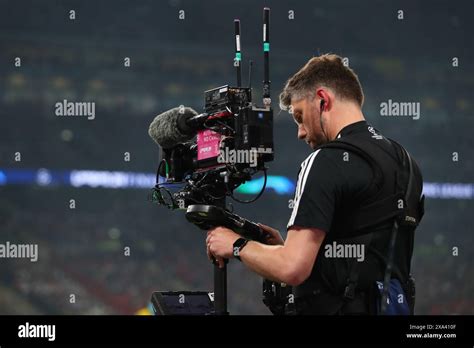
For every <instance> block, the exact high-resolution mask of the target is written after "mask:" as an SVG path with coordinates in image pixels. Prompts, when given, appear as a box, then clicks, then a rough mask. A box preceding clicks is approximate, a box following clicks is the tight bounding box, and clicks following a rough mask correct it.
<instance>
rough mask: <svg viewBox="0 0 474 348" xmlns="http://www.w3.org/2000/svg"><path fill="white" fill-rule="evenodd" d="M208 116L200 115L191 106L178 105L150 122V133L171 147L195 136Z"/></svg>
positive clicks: (159, 143) (154, 139) (165, 145)
mask: <svg viewBox="0 0 474 348" xmlns="http://www.w3.org/2000/svg"><path fill="white" fill-rule="evenodd" d="M208 116H209V115H208V114H200V115H198V113H197V112H196V111H195V110H193V109H192V108H190V107H182V106H180V107H176V108H173V109H171V110H168V111H165V112H163V113H162V114H159V115H158V116H156V117H155V119H154V120H153V122H151V123H150V127H149V128H148V134H149V135H150V137H151V138H152V139H153V141H154V142H155V143H157V144H158V145H160V146H161V147H163V148H164V149H169V148H171V147H174V146H176V145H178V144H182V143H185V142H187V141H189V140H191V139H192V138H194V136H195V135H196V131H197V130H198V129H200V128H201V127H202V126H203V124H204V122H206V120H207V118H208Z"/></svg>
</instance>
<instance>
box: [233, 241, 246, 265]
mask: <svg viewBox="0 0 474 348" xmlns="http://www.w3.org/2000/svg"><path fill="white" fill-rule="evenodd" d="M248 242H249V240H248V239H245V238H239V239H237V240H236V241H235V242H234V245H233V248H232V249H233V250H234V252H233V253H234V257H235V258H236V259H237V260H239V261H240V262H242V260H241V259H240V251H241V250H242V249H243V248H244V247H245V246H246V245H247V243H248Z"/></svg>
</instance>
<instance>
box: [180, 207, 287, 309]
mask: <svg viewBox="0 0 474 348" xmlns="http://www.w3.org/2000/svg"><path fill="white" fill-rule="evenodd" d="M186 219H187V220H188V221H189V222H191V223H193V224H195V225H196V226H198V227H199V228H201V229H203V230H208V229H210V228H212V227H215V226H224V227H227V228H229V229H231V230H233V231H234V232H236V233H238V234H240V235H241V236H242V237H245V238H247V239H252V240H256V241H259V242H262V243H266V240H267V237H269V234H268V233H265V232H264V231H263V230H262V229H261V228H260V226H259V225H257V224H256V223H255V222H253V221H250V220H247V219H245V218H243V217H241V216H239V215H236V214H233V213H231V212H229V211H227V210H225V209H224V208H221V207H217V206H215V205H205V204H195V205H190V206H188V209H187V211H186ZM224 262H225V264H224V268H219V267H218V265H216V264H215V265H214V267H215V268H214V302H215V311H214V314H217V315H226V314H229V313H228V312H227V269H226V268H227V266H226V264H227V262H228V260H225V261H224ZM290 293H291V287H289V286H285V287H282V285H281V284H279V283H275V282H272V281H270V280H268V279H264V280H263V302H264V303H265V305H266V306H267V307H269V309H270V310H271V311H272V313H273V314H275V315H282V314H284V307H285V300H284V299H286V298H287V296H288V295H289V294H290Z"/></svg>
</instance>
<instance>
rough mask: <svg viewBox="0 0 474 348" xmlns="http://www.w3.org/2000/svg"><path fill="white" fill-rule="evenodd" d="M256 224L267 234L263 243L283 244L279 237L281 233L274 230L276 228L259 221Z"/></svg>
mask: <svg viewBox="0 0 474 348" xmlns="http://www.w3.org/2000/svg"><path fill="white" fill-rule="evenodd" d="M258 225H259V226H260V228H261V229H262V230H263V231H264V232H265V233H266V234H267V237H266V240H265V244H268V245H283V244H285V241H284V240H283V238H282V237H281V234H280V232H279V231H278V230H276V229H274V228H272V227H270V226H267V225H264V224H261V223H258Z"/></svg>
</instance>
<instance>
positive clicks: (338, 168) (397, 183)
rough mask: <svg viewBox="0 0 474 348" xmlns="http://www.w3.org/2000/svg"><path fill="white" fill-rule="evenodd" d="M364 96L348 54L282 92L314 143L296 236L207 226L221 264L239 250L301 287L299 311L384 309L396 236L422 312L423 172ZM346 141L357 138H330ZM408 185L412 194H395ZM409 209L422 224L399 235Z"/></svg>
mask: <svg viewBox="0 0 474 348" xmlns="http://www.w3.org/2000/svg"><path fill="white" fill-rule="evenodd" d="M363 102H364V95H363V91H362V87H361V85H360V83H359V80H358V77H357V75H356V74H355V73H354V72H353V71H352V69H350V68H349V67H346V66H345V65H344V64H343V61H342V59H341V57H339V56H337V55H322V56H319V57H314V58H311V59H310V60H309V61H308V62H307V64H306V65H305V66H304V67H303V68H301V69H300V70H299V71H298V72H297V73H296V74H295V75H294V76H292V77H291V78H290V79H289V80H288V81H287V83H286V85H285V88H284V90H283V92H282V93H281V94H280V107H281V108H282V109H284V110H289V111H290V113H291V114H292V115H293V118H294V121H295V122H296V124H297V126H298V138H299V139H301V140H304V141H305V142H306V143H307V144H308V145H309V146H310V147H311V148H312V149H313V150H314V151H313V152H312V153H311V154H310V155H309V156H308V157H307V158H306V159H305V160H304V161H303V163H302V164H301V168H300V170H299V174H298V181H297V185H296V192H295V197H294V208H293V211H292V214H291V216H290V219H289V222H288V225H287V229H288V234H287V238H286V240H283V238H282V237H281V235H280V233H279V232H278V231H277V230H276V229H273V228H271V227H269V226H266V225H262V224H261V225H260V226H261V228H262V229H263V230H265V231H266V232H268V233H269V234H270V235H271V237H270V238H269V239H268V240H267V244H262V243H259V242H256V241H246V240H243V239H242V238H241V237H240V236H239V235H238V234H236V233H234V232H233V231H232V230H229V229H227V228H224V227H216V228H214V229H211V230H210V231H209V232H208V235H207V239H206V244H207V252H208V255H209V257H210V258H212V256H214V257H216V259H217V261H218V262H219V265H220V266H222V265H223V258H229V259H230V258H233V257H237V258H239V259H240V260H241V261H242V262H243V263H244V264H245V265H246V266H247V267H249V268H250V269H251V270H253V271H254V272H256V273H258V274H260V275H261V276H262V277H264V278H266V279H269V280H273V281H276V282H281V283H286V284H289V285H291V286H293V287H294V288H293V294H294V301H295V302H294V303H295V306H294V307H295V308H296V309H295V310H296V313H298V314H377V313H379V312H380V308H378V303H380V297H381V295H380V292H379V291H380V284H381V283H382V282H383V281H384V276H386V268H387V263H389V261H388V260H390V259H389V257H388V255H389V254H390V252H391V250H390V247H389V245H390V241H391V236H392V238H396V240H395V239H394V242H395V243H394V247H393V248H392V253H393V257H392V260H393V262H391V265H390V267H389V268H391V272H390V273H389V276H390V275H391V278H393V279H398V281H399V282H400V284H401V287H402V290H401V291H403V292H404V293H403V294H402V295H403V297H402V299H403V300H404V301H405V300H408V301H409V302H410V303H408V305H410V307H411V313H413V301H414V288H413V289H412V288H411V287H410V286H409V284H410V282H409V279H411V278H410V262H411V257H412V251H413V240H414V230H415V228H416V225H417V224H418V222H419V220H420V219H421V216H422V214H423V211H422V203H423V200H422V199H420V196H421V192H422V177H421V173H420V170H419V168H418V166H417V165H416V163H415V161H412V162H411V163H413V165H412V169H411V170H410V171H409V169H408V168H409V166H408V164H407V163H408V161H407V158H408V157H407V156H408V155H407V154H404V149H403V148H402V147H401V146H400V145H398V144H396V143H395V142H394V141H391V140H389V139H387V138H385V137H383V136H382V135H381V134H380V133H379V132H378V131H377V130H376V129H374V128H373V127H371V126H370V125H369V124H368V123H367V122H366V121H365V118H364V115H363V113H362V110H361V108H362V105H363ZM341 141H346V142H354V141H355V144H356V145H357V146H356V148H355V149H354V150H351V149H352V148H353V146H352V147H349V148H338V146H328V145H332V144H335V143H338V142H341ZM357 149H359V150H360V149H362V151H356V150H357ZM366 153H367V154H368V155H369V156H368V157H367V156H366ZM371 162H374V163H371ZM410 173H411V179H412V180H411V183H410V184H409V185H406V182H407V178H408V177H409V176H410ZM408 186H410V192H409V195H405V198H406V199H402V200H400V196H397V197H398V198H399V199H397V200H394V199H393V197H394V193H398V194H400V191H403V193H406V192H407V190H408V188H407V187H408ZM397 188H398V191H397ZM397 202H398V206H396V205H397ZM400 205H401V206H400ZM407 206H408V207H407ZM407 208H409V210H410V209H411V211H412V212H413V211H414V214H411V215H412V216H408V217H406V218H404V220H407V221H414V222H415V224H414V225H413V226H411V227H410V226H408V227H407V226H404V225H402V224H401V225H400V226H399V233H398V234H393V226H394V220H395V219H396V217H397V216H398V215H397V214H399V212H400V210H399V209H407ZM397 209H398V210H397ZM404 216H405V215H404ZM401 223H403V222H401ZM393 236H396V237H393ZM355 251H358V253H355ZM361 251H362V253H361ZM377 281H378V282H379V283H378V284H379V288H378V289H377V286H376V282H377ZM390 287H392V284H391V283H390ZM387 288H388V287H387ZM385 295H387V294H385ZM389 295H391V294H389Z"/></svg>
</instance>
